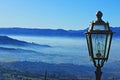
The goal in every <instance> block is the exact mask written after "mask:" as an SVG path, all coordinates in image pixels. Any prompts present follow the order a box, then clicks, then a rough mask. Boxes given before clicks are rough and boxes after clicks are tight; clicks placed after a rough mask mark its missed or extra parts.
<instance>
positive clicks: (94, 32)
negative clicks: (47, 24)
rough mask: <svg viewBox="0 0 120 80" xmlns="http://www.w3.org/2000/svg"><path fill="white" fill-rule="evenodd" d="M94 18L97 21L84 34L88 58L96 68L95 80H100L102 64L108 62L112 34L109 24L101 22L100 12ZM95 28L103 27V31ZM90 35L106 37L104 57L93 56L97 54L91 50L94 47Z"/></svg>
mask: <svg viewBox="0 0 120 80" xmlns="http://www.w3.org/2000/svg"><path fill="white" fill-rule="evenodd" d="M96 16H97V20H96V21H95V22H92V23H91V26H90V27H89V30H88V32H86V33H85V34H86V40H87V45H88V51H89V56H90V58H91V60H92V61H93V64H94V66H95V67H96V71H95V74H96V80H101V75H102V72H101V68H102V67H103V65H104V62H105V61H107V60H108V57H109V51H110V46H111V41H112V35H113V32H112V31H111V30H110V27H109V23H108V22H106V23H105V22H104V21H103V20H102V16H103V14H102V12H101V11H98V12H97V14H96ZM96 26H99V27H101V26H103V27H104V29H101V30H99V29H95V27H96ZM92 35H105V36H106V39H105V44H104V45H105V47H104V55H105V56H104V57H95V56H94V54H97V53H94V52H95V51H94V50H93V46H94V45H93V43H92V38H93V37H92ZM98 37H99V36H98ZM108 39H109V40H108ZM96 46H97V45H96ZM98 52H99V51H98ZM99 54H100V53H99Z"/></svg>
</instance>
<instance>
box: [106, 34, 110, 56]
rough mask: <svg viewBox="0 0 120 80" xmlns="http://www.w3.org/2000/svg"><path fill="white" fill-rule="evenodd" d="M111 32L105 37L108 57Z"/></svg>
mask: <svg viewBox="0 0 120 80" xmlns="http://www.w3.org/2000/svg"><path fill="white" fill-rule="evenodd" d="M111 35H112V34H107V37H106V38H107V39H106V55H105V56H106V57H108V56H109V55H108V54H109V48H110V44H111V37H112V36H111Z"/></svg>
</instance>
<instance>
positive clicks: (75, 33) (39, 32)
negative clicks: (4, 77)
mask: <svg viewBox="0 0 120 80" xmlns="http://www.w3.org/2000/svg"><path fill="white" fill-rule="evenodd" d="M87 30H88V28H86V29H84V30H64V29H30V28H0V34H5V35H23V36H26V35H27V36H60V37H85V34H84V33H85V32H87ZM111 30H112V31H113V32H115V34H114V37H120V27H111Z"/></svg>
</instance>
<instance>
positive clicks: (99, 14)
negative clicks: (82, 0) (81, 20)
mask: <svg viewBox="0 0 120 80" xmlns="http://www.w3.org/2000/svg"><path fill="white" fill-rule="evenodd" d="M96 16H97V19H98V20H101V18H102V16H103V13H102V12H101V11H98V12H97V14H96Z"/></svg>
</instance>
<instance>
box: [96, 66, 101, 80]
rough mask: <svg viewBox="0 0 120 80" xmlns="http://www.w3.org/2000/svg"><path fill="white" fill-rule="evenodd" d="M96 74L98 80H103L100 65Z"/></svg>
mask: <svg viewBox="0 0 120 80" xmlns="http://www.w3.org/2000/svg"><path fill="white" fill-rule="evenodd" d="M95 74H96V80H101V76H102V72H101V67H100V66H97V67H96V71H95Z"/></svg>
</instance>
